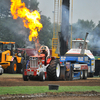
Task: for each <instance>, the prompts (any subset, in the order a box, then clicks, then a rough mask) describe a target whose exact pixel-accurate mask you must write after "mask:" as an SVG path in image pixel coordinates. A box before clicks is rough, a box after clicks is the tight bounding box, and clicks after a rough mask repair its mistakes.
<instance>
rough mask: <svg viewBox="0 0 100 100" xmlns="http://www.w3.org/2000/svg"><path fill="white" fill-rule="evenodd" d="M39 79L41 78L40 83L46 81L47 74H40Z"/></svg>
mask: <svg viewBox="0 0 100 100" xmlns="http://www.w3.org/2000/svg"><path fill="white" fill-rule="evenodd" d="M39 78H40V81H45V73H44V72H40V75H39Z"/></svg>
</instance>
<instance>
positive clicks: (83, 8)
mask: <svg viewBox="0 0 100 100" xmlns="http://www.w3.org/2000/svg"><path fill="white" fill-rule="evenodd" d="M37 1H38V2H39V3H40V4H39V9H40V11H42V13H41V14H43V15H46V16H47V17H50V18H51V22H53V11H54V0H37ZM69 17H70V20H69V22H70V23H71V0H70V16H69ZM78 19H84V20H89V21H90V20H93V22H94V23H95V24H96V25H97V24H98V21H99V20H100V0H73V18H72V23H76V22H77V21H78Z"/></svg>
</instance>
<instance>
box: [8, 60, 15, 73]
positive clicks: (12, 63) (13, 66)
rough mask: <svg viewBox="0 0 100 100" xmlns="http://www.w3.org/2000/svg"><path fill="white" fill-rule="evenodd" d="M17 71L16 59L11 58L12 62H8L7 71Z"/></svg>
mask: <svg viewBox="0 0 100 100" xmlns="http://www.w3.org/2000/svg"><path fill="white" fill-rule="evenodd" d="M16 72H17V63H16V60H13V62H11V63H10V66H9V69H8V73H11V74H15V73H16Z"/></svg>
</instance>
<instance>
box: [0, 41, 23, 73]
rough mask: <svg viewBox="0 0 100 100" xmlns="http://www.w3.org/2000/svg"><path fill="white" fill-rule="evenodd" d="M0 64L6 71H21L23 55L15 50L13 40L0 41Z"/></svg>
mask: <svg viewBox="0 0 100 100" xmlns="http://www.w3.org/2000/svg"><path fill="white" fill-rule="evenodd" d="M0 48H1V49H0V66H2V68H3V69H4V71H5V72H6V73H11V74H14V73H17V72H18V73H21V69H22V64H23V57H21V56H20V54H19V53H18V52H15V42H4V41H0Z"/></svg>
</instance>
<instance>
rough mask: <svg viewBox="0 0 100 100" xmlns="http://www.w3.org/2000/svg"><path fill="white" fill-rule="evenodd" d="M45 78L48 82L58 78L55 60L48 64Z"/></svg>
mask: <svg viewBox="0 0 100 100" xmlns="http://www.w3.org/2000/svg"><path fill="white" fill-rule="evenodd" d="M47 76H48V79H49V80H52V81H57V80H59V77H60V64H59V61H58V60H57V59H54V60H52V61H51V62H50V64H49V66H48V67H47Z"/></svg>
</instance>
